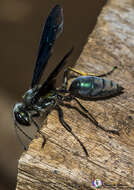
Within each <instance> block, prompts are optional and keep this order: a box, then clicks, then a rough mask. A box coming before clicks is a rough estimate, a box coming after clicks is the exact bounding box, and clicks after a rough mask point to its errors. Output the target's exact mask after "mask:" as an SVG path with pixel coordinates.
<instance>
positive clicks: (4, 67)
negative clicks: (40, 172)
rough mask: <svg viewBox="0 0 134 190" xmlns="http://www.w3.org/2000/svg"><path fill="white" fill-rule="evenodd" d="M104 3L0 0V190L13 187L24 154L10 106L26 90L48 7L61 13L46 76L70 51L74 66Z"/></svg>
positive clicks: (48, 10) (99, 0)
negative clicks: (60, 25)
mask: <svg viewBox="0 0 134 190" xmlns="http://www.w3.org/2000/svg"><path fill="white" fill-rule="evenodd" d="M105 3H106V0H94V1H89V0H84V1H78V0H73V1H68V0H64V1H60V0H59V1H58V0H57V1H56V0H55V1H54V0H51V1H50V0H45V1H43V0H40V1H36V0H32V1H27V0H23V1H22V0H12V1H11V0H0V62H1V64H0V81H1V82H0V152H1V154H0V190H9V189H10V190H12V189H15V185H16V176H17V165H18V160H19V158H20V156H21V153H22V152H23V148H22V146H20V144H19V142H18V140H17V137H16V134H15V130H14V123H13V119H12V108H13V105H14V104H15V103H16V102H18V101H21V97H22V95H23V94H24V93H25V91H26V90H27V89H28V88H29V85H30V83H31V78H32V73H33V69H34V64H35V60H36V55H37V51H38V46H39V40H40V35H41V32H42V27H43V25H44V22H45V20H46V17H47V16H48V14H49V12H50V10H51V8H53V7H54V6H55V5H56V4H60V5H61V6H62V7H63V9H64V31H63V33H62V35H61V36H60V38H58V39H57V40H56V43H55V46H54V52H53V56H52V57H51V59H50V61H49V66H48V69H47V72H45V73H44V77H43V80H44V79H45V77H46V76H47V75H46V73H49V72H50V71H51V70H52V68H53V66H54V65H55V64H57V63H58V62H59V60H61V58H62V57H63V56H64V55H65V53H66V52H67V51H68V50H69V49H70V48H71V47H72V45H73V46H74V47H75V50H74V52H73V53H72V55H71V56H70V58H69V60H68V61H69V64H71V65H74V64H75V62H76V60H77V58H78V57H79V55H80V52H81V51H82V48H83V46H84V44H85V43H86V41H87V37H88V35H89V34H90V33H91V32H92V30H93V28H94V26H95V24H96V20H97V17H98V15H99V13H100V11H101V9H102V7H103V6H104V4H105Z"/></svg>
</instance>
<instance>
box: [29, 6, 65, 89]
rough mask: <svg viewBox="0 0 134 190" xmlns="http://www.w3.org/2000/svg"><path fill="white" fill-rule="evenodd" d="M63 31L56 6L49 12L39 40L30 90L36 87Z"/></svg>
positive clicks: (60, 13)
mask: <svg viewBox="0 0 134 190" xmlns="http://www.w3.org/2000/svg"><path fill="white" fill-rule="evenodd" d="M62 30H63V9H62V8H61V7H60V6H59V5H56V6H55V7H54V8H53V9H52V10H51V12H50V14H49V16H48V18H47V20H46V23H45V26H44V29H43V33H42V36H41V40H40V46H39V51H38V56H37V60H36V64H35V68H34V73H33V78H32V83H31V88H33V87H34V86H35V85H38V83H39V81H40V79H41V76H42V74H43V71H44V69H45V66H46V65H47V61H48V59H49V57H50V56H51V52H52V47H53V45H54V42H55V40H56V38H57V37H58V36H59V35H60V33H61V32H62Z"/></svg>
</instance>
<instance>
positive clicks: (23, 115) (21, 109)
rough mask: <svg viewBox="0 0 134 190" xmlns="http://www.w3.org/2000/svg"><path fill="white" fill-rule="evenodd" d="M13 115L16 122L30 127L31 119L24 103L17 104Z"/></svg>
mask: <svg viewBox="0 0 134 190" xmlns="http://www.w3.org/2000/svg"><path fill="white" fill-rule="evenodd" d="M13 114H14V120H15V121H17V122H18V123H19V124H20V125H25V126H29V125H30V117H29V114H28V112H27V110H26V109H25V105H24V104H23V103H17V104H15V106H14V108H13Z"/></svg>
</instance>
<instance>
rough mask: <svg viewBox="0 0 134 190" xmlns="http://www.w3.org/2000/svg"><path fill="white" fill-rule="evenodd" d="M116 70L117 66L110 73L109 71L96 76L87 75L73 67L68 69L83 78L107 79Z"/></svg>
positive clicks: (92, 74)
mask: <svg viewBox="0 0 134 190" xmlns="http://www.w3.org/2000/svg"><path fill="white" fill-rule="evenodd" d="M115 69H117V66H114V67H113V68H112V69H111V70H110V71H108V72H106V73H102V74H94V73H85V72H82V71H79V70H77V69H74V68H71V67H69V68H68V70H70V71H72V72H74V73H76V74H79V75H81V76H95V77H105V76H107V75H111V74H112V73H113V71H114V70H115Z"/></svg>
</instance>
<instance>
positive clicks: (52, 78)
mask: <svg viewBox="0 0 134 190" xmlns="http://www.w3.org/2000/svg"><path fill="white" fill-rule="evenodd" d="M72 51H73V48H71V49H70V50H69V51H68V52H67V54H66V55H65V56H64V57H63V59H62V60H61V61H60V63H59V64H58V65H57V67H56V68H55V69H54V70H53V71H52V72H51V74H50V75H49V76H48V78H47V80H46V81H45V82H44V83H43V84H42V86H41V87H40V88H39V91H38V93H37V94H36V100H37V99H38V98H40V97H41V96H43V95H44V94H46V93H47V92H49V91H50V90H53V89H54V87H55V82H56V76H57V75H58V74H59V72H60V71H61V70H62V69H63V67H64V66H65V64H66V60H67V58H68V57H69V55H70V54H71V53H72Z"/></svg>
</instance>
